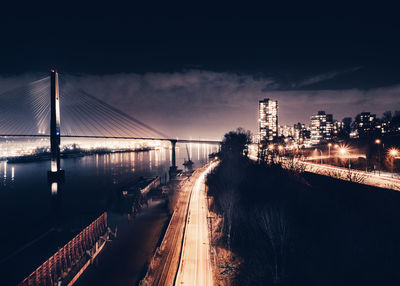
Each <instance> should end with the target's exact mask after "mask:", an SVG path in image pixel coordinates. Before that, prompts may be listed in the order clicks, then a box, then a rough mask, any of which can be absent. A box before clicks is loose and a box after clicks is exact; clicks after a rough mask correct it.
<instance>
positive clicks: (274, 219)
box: [257, 202, 289, 285]
mask: <svg viewBox="0 0 400 286" xmlns="http://www.w3.org/2000/svg"><path fill="white" fill-rule="evenodd" d="M257 218H258V219H259V221H258V224H259V225H260V228H261V231H262V233H263V236H264V237H265V238H266V240H267V241H268V242H269V245H270V247H271V253H270V254H271V259H267V261H269V263H268V264H269V268H270V270H271V274H272V279H273V283H274V284H275V285H278V284H280V282H281V280H282V279H283V276H284V270H285V268H284V266H285V260H286V256H287V250H288V241H289V227H288V218H287V215H286V212H285V208H284V206H283V205H282V204H279V203H277V202H275V203H273V204H270V205H268V206H265V207H263V208H262V209H261V210H259V211H258V214H257Z"/></svg>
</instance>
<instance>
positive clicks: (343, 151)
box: [339, 147, 350, 171]
mask: <svg viewBox="0 0 400 286" xmlns="http://www.w3.org/2000/svg"><path fill="white" fill-rule="evenodd" d="M339 153H340V155H343V156H344V155H346V154H348V153H349V152H348V150H347V149H346V148H344V147H342V148H340V149H339ZM349 155H350V154H349ZM345 166H346V165H345ZM349 171H350V156H349Z"/></svg>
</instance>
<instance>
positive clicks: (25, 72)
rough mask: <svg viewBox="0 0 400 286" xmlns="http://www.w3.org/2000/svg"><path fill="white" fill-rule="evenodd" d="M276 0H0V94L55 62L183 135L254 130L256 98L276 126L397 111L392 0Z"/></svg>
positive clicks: (399, 94)
mask: <svg viewBox="0 0 400 286" xmlns="http://www.w3.org/2000/svg"><path fill="white" fill-rule="evenodd" d="M164 2H167V1H164ZM280 2H281V4H264V5H262V6H259V5H256V4H251V3H247V2H242V3H241V5H234V4H232V3H230V4H218V5H216V4H215V3H214V4H206V3H205V2H198V3H197V4H193V3H189V1H187V3H186V4H180V5H178V4H176V5H173V6H172V5H169V4H166V3H164V4H159V3H157V2H149V4H141V5H136V4H130V5H128V6H127V5H126V4H119V3H118V2H112V3H111V2H110V3H108V5H107V6H102V4H100V3H92V4H82V3H78V2H76V3H74V2H65V3H62V4H58V6H50V5H43V6H38V5H36V4H35V5H32V6H24V5H23V3H17V5H18V6H17V7H8V6H4V7H2V12H1V17H0V25H1V26H0V27H1V37H2V38H1V44H0V91H5V90H7V89H11V88H14V87H15V86H18V85H20V84H22V83H25V82H28V81H30V80H33V79H38V78H40V77H42V76H44V75H46V72H47V71H48V70H49V69H50V68H51V67H56V68H57V69H58V70H59V72H60V74H61V76H63V77H64V78H66V79H68V80H69V82H71V83H74V84H76V85H77V87H79V88H82V89H84V90H86V91H88V92H90V93H92V94H93V95H95V96H97V97H99V98H101V99H103V100H105V101H107V102H108V103H110V104H113V105H115V106H116V107H118V108H120V109H122V110H123V111H125V112H127V113H129V114H131V115H133V116H135V117H137V118H138V119H140V120H142V121H144V122H146V123H148V124H150V125H152V126H154V127H156V128H158V129H160V130H162V131H163V132H164V133H167V134H169V135H170V136H172V137H175V136H178V137H181V138H182V137H192V138H198V137H201V138H210V139H217V138H220V137H221V136H222V135H223V134H224V133H225V132H226V131H228V130H230V129H234V128H236V127H238V126H242V127H244V128H247V129H251V130H252V131H255V130H256V126H257V114H256V111H257V103H258V100H259V99H262V98H264V97H272V98H276V99H278V101H279V106H280V108H279V122H280V124H293V123H295V122H297V121H301V122H305V123H308V122H309V117H310V115H311V114H313V113H315V112H316V111H318V110H320V109H323V110H326V111H327V112H329V113H333V115H334V118H335V119H342V118H343V117H345V116H352V117H354V116H355V115H356V114H357V113H358V112H361V111H371V112H374V113H377V114H378V116H380V115H381V113H382V112H383V111H385V110H396V109H399V110H400V52H399V51H400V41H399V36H398V31H399V27H400V25H399V21H398V16H397V15H396V11H397V9H396V7H390V6H388V5H386V6H385V5H383V4H381V5H369V4H366V3H362V4H359V3H357V4H353V5H350V4H346V5H343V6H342V5H339V4H338V3H337V2H336V3H334V4H327V3H323V4H318V5H317V4H311V3H310V4H308V5H305V4H301V5H299V4H296V5H294V4H292V3H290V2H287V1H280ZM21 7H25V8H24V9H21Z"/></svg>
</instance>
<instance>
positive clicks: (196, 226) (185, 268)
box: [175, 163, 216, 285]
mask: <svg viewBox="0 0 400 286" xmlns="http://www.w3.org/2000/svg"><path fill="white" fill-rule="evenodd" d="M215 164H216V163H212V164H211V165H210V166H209V167H208V168H207V169H206V170H204V171H203V173H202V174H201V175H200V176H199V177H198V178H197V180H196V182H195V184H194V186H193V189H192V194H191V198H190V202H189V213H188V217H187V222H186V229H185V235H184V241H183V248H182V255H181V260H180V263H179V268H178V273H177V278H176V282H175V285H213V282H214V280H213V274H212V273H213V272H212V268H211V259H210V238H209V229H208V224H207V215H208V208H207V201H206V194H205V177H206V175H207V174H208V173H209V172H210V171H211V169H212V168H213V167H214V166H215Z"/></svg>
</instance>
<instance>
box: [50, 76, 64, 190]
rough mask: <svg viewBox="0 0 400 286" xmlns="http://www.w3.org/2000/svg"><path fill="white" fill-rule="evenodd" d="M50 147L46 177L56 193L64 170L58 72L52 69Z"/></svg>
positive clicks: (62, 178) (62, 179)
mask: <svg viewBox="0 0 400 286" xmlns="http://www.w3.org/2000/svg"><path fill="white" fill-rule="evenodd" d="M50 102H51V105H50V149H51V165H50V171H48V172H47V179H48V182H49V184H50V185H51V186H52V187H51V189H52V194H55V193H57V187H56V186H58V183H61V182H63V181H64V170H61V168H60V142H61V140H60V95H59V88H58V73H57V71H55V70H54V69H52V70H51V75H50Z"/></svg>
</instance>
